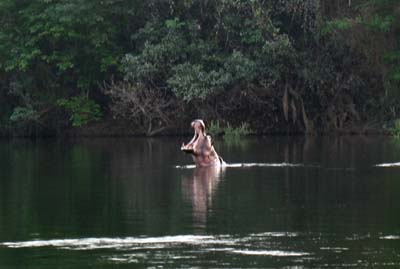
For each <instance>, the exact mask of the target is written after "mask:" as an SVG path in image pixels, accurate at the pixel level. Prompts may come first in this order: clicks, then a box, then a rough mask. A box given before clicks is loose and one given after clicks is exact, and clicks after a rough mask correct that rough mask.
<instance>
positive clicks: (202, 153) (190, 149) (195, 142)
mask: <svg viewBox="0 0 400 269" xmlns="http://www.w3.org/2000/svg"><path fill="white" fill-rule="evenodd" d="M191 126H192V128H193V129H194V136H193V138H192V140H190V142H189V143H187V144H186V145H185V144H184V143H183V144H182V147H181V150H182V151H184V152H186V153H190V154H192V157H193V161H194V163H195V164H196V166H198V167H208V166H221V165H225V162H224V161H223V160H222V158H221V157H220V156H218V154H217V152H216V151H215V149H214V146H213V143H212V141H211V136H209V135H207V134H206V126H205V125H204V122H203V121H202V120H194V121H192V123H191Z"/></svg>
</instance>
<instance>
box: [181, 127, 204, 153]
mask: <svg viewBox="0 0 400 269" xmlns="http://www.w3.org/2000/svg"><path fill="white" fill-rule="evenodd" d="M199 137H200V135H199V134H198V133H197V132H196V130H195V132H194V136H193V138H192V139H191V140H190V141H189V142H188V143H187V144H186V145H185V144H183V145H182V148H181V150H182V151H184V152H186V153H193V145H194V143H195V142H196V141H197V140H198V139H199Z"/></svg>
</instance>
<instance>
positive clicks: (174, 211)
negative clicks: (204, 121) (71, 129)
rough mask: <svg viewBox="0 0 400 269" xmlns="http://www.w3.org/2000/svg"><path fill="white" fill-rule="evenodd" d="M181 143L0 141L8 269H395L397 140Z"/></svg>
mask: <svg viewBox="0 0 400 269" xmlns="http://www.w3.org/2000/svg"><path fill="white" fill-rule="evenodd" d="M181 142H182V141H181V140H177V139H172V138H168V139H153V140H148V139H83V140H75V141H73V140H68V141H65V140H63V141H60V140H40V141H35V142H32V141H27V140H12V141H0V268H2V269H3V268H38V269H39V268H40V269H42V268H62V269H64V268H338V267H343V268H347V267H355V268H364V267H369V268H399V267H400V214H399V213H400V166H395V165H389V166H388V167H376V166H375V165H376V164H382V163H396V162H400V142H396V141H395V140H391V139H389V138H385V137H342V138H333V137H325V138H308V139H305V138H303V137H292V138H264V139H261V138H252V139H246V140H243V141H230V142H229V143H228V142H222V141H217V142H216V147H217V150H218V151H219V152H220V153H221V155H222V156H223V157H224V158H225V159H226V161H227V162H229V163H233V164H236V165H233V167H227V168H225V169H223V170H219V169H193V168H191V167H190V166H189V167H185V166H184V165H187V164H191V159H190V157H189V156H187V155H184V154H183V153H181V152H179V147H180V144H181ZM241 163H247V164H250V163H257V164H259V165H255V166H252V165H247V166H246V167H240V165H238V164H241ZM176 166H180V168H177V167H176Z"/></svg>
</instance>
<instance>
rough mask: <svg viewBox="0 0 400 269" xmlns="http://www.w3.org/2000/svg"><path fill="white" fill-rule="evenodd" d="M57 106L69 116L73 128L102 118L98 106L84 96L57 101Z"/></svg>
mask: <svg viewBox="0 0 400 269" xmlns="http://www.w3.org/2000/svg"><path fill="white" fill-rule="evenodd" d="M57 104H58V105H59V106H60V107H62V108H65V109H66V110H67V111H68V112H69V113H70V114H71V117H70V121H71V123H72V126H74V127H80V126H82V125H87V124H88V123H89V122H93V121H98V120H100V119H101V117H102V113H101V111H100V106H99V105H98V104H96V103H95V102H94V101H93V100H91V99H89V98H88V97H87V96H86V95H79V96H75V97H71V98H69V99H59V100H58V101H57Z"/></svg>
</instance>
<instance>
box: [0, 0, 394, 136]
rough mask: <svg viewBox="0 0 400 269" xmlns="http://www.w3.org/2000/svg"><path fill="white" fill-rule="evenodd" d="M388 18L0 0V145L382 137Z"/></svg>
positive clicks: (370, 12) (336, 2)
mask: <svg viewBox="0 0 400 269" xmlns="http://www.w3.org/2000/svg"><path fill="white" fill-rule="evenodd" d="M399 19H400V3H399V2H398V1H397V0H332V1H323V0H251V1H249V0H219V1H203V0H150V1H142V0H129V1H128V0H103V1H97V0H36V1H32V0H0V25H1V26H0V130H1V131H0V133H3V134H11V135H55V134H64V133H68V132H71V130H75V131H76V130H84V129H85V128H86V129H92V130H94V131H93V132H95V133H96V134H110V135H111V134H129V133H143V134H148V135H154V134H158V133H162V132H164V133H165V132H170V133H171V132H172V133H174V132H181V131H182V130H185V129H184V128H185V127H186V126H187V125H188V122H189V121H190V120H191V119H193V118H197V117H201V118H204V119H205V120H207V121H208V122H211V121H213V122H216V123H218V124H221V126H229V128H231V127H232V126H243V124H246V126H249V128H250V129H251V130H253V131H255V132H257V133H269V132H290V133H294V132H300V133H316V132H332V131H338V132H366V131H371V130H383V129H384V128H390V127H391V126H397V124H396V119H398V118H400V111H399V108H400V85H399V82H400V32H399V31H400V23H399ZM177 130H178V131H177Z"/></svg>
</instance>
